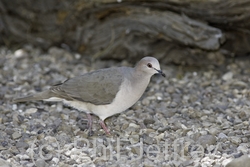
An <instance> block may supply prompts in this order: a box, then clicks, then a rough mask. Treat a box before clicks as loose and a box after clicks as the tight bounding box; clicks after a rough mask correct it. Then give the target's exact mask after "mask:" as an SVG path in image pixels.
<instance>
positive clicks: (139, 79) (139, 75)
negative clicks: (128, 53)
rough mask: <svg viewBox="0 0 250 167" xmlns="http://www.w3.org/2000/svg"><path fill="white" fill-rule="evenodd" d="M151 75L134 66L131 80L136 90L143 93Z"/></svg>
mask: <svg viewBox="0 0 250 167" xmlns="http://www.w3.org/2000/svg"><path fill="white" fill-rule="evenodd" d="M150 78H151V75H147V74H145V73H144V72H141V71H139V70H137V69H136V68H133V69H132V70H131V73H130V82H131V86H132V87H133V89H134V91H136V92H138V94H140V95H142V94H143V92H144V91H145V89H146V88H147V86H148V84H149V81H150Z"/></svg>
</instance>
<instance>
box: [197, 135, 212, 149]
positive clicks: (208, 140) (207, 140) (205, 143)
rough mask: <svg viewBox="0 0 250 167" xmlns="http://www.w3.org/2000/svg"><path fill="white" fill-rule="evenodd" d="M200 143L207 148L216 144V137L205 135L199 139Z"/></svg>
mask: <svg viewBox="0 0 250 167" xmlns="http://www.w3.org/2000/svg"><path fill="white" fill-rule="evenodd" d="M198 143H199V144H200V145H202V146H203V147H204V148H206V147H207V146H209V145H214V144H216V137H215V136H213V135H203V136H200V137H199V139H198Z"/></svg>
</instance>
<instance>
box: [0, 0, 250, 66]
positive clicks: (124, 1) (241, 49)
mask: <svg viewBox="0 0 250 167" xmlns="http://www.w3.org/2000/svg"><path fill="white" fill-rule="evenodd" d="M0 43H1V44H3V45H7V46H22V45H23V44H25V43H31V44H33V45H35V46H39V47H41V48H43V49H48V48H49V47H51V46H55V45H57V46H60V47H64V48H67V49H70V50H71V51H77V52H80V53H81V54H82V55H86V56H91V57H92V58H102V59H109V58H113V59H118V60H120V59H124V58H128V59H130V60H137V59H139V58H140V57H142V56H149V55H153V56H155V57H157V58H158V59H161V61H163V62H165V63H167V62H171V63H177V64H181V63H187V64H194V63H196V62H197V61H199V62H200V63H201V64H206V63H208V62H209V61H213V63H215V64H220V63H222V62H223V59H224V57H225V56H246V55H247V54H249V51H250V0H237V1H236V0H168V1H166V0H155V1H147V0H141V1H136V0H117V1H115V0H92V1H91V0H75V1H72V0H64V1H57V0H35V1H32V0H22V1H20V0H11V1H10V0H2V1H0ZM135 58H136V59H135Z"/></svg>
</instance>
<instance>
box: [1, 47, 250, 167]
mask: <svg viewBox="0 0 250 167" xmlns="http://www.w3.org/2000/svg"><path fill="white" fill-rule="evenodd" d="M0 54H1V55H0V67H1V68H0V84H1V92H0V103H1V106H0V167H3V166H4V165H6V166H11V165H12V166H25V167H33V166H37V167H51V166H61V167H71V166H73V167H76V166H79V167H83V166H90V167H91V166H137V167H138V166H145V167H151V166H152V167H153V166H164V167H175V166H178V167H184V166H190V167H193V166H197V167H198V166H202V167H206V166H215V167H220V166H225V165H226V164H227V163H229V162H230V161H231V160H233V159H235V158H238V159H236V160H237V162H234V161H236V160H233V161H232V162H231V164H230V163H229V164H228V165H227V166H228V167H229V166H230V165H231V166H239V165H240V164H241V163H242V164H245V165H249V161H250V160H249V158H248V156H246V155H247V154H249V136H250V130H249V114H250V107H249V106H250V101H249V95H250V93H249V89H250V85H249V84H248V83H249V80H250V79H249V76H250V67H249V63H250V61H249V60H239V59H237V60H232V59H230V60H226V61H225V62H226V63H224V64H223V65H221V66H219V67H218V66H217V67H216V66H213V65H208V66H206V67H199V68H198V67H183V66H170V65H169V66H164V65H162V69H163V71H164V72H165V73H166V75H167V77H166V78H163V77H160V76H154V77H153V78H152V80H151V83H150V85H149V86H148V88H147V90H146V92H145V93H144V95H143V97H142V98H141V100H140V101H138V102H137V103H136V104H135V105H134V106H133V107H131V108H130V109H128V110H127V111H126V112H123V113H121V114H119V115H115V116H113V117H110V118H108V119H107V120H106V124H107V126H108V127H109V128H110V129H111V132H112V135H111V136H106V135H105V133H104V131H103V130H102V128H101V127H100V125H99V124H98V119H97V117H94V127H93V130H94V135H93V136H91V137H89V136H88V135H87V134H88V133H87V131H86V127H87V119H86V115H85V114H84V113H81V112H78V111H77V110H75V109H72V108H69V107H66V106H63V105H62V103H46V102H42V101H37V102H30V103H19V104H11V99H12V98H13V97H19V96H24V95H27V94H30V93H34V92H37V91H42V90H46V89H48V88H49V85H53V84H56V83H59V82H61V81H64V80H66V79H67V78H70V77H73V76H76V75H80V74H83V73H85V72H88V71H91V70H94V69H100V68H104V67H110V66H121V65H126V66H132V65H133V64H130V63H128V62H126V61H123V62H115V61H95V62H94V63H90V61H89V60H88V59H86V58H85V57H81V55H79V54H73V53H69V52H67V51H65V50H62V49H59V48H56V47H53V48H50V49H49V51H48V53H42V52H41V50H39V49H37V48H33V47H31V46H29V45H27V46H25V47H24V48H23V49H19V50H16V51H10V50H8V49H7V48H4V47H2V48H0ZM239 157H240V158H239ZM233 163H236V165H233ZM243 166H244V165H243Z"/></svg>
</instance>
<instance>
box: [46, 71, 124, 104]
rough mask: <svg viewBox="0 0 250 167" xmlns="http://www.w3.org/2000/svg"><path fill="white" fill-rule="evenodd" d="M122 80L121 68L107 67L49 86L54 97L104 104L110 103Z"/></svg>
mask: <svg viewBox="0 0 250 167" xmlns="http://www.w3.org/2000/svg"><path fill="white" fill-rule="evenodd" d="M123 80H124V75H123V74H122V70H121V68H119V67H118V68H107V69H101V70H97V71H93V72H90V73H87V74H84V75H81V76H77V77H75V78H72V79H69V80H66V81H65V82H64V83H62V84H60V85H57V86H53V87H51V88H50V91H51V92H53V94H54V95H55V96H56V97H59V98H64V99H66V100H78V101H83V102H89V103H93V104H95V105H105V104H110V103H112V101H113V100H114V98H115V96H116V94H117V92H118V91H119V90H120V86H121V84H122V82H123Z"/></svg>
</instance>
